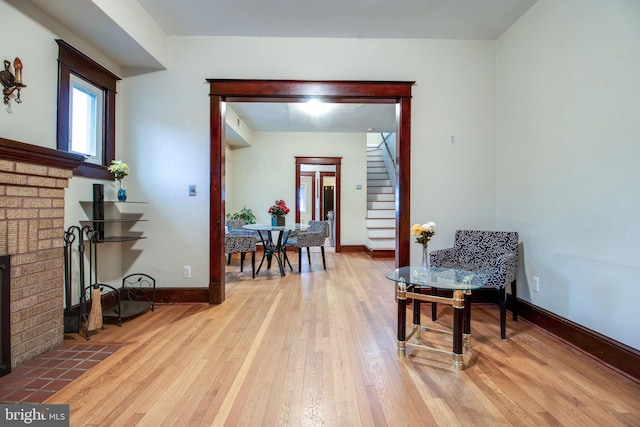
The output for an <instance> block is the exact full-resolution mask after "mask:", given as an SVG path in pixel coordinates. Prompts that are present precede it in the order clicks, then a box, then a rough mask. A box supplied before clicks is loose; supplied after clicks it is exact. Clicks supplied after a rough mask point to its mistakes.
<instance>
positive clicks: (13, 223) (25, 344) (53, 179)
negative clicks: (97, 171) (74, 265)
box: [0, 138, 82, 368]
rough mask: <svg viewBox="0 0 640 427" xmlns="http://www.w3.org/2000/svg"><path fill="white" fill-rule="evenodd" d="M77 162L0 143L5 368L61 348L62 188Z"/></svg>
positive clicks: (41, 150) (57, 154)
mask: <svg viewBox="0 0 640 427" xmlns="http://www.w3.org/2000/svg"><path fill="white" fill-rule="evenodd" d="M80 163H82V157H80V156H77V155H73V154H69V153H65V152H61V151H57V150H52V149H48V148H43V147H38V146H33V145H29V144H24V143H20V142H16V141H11V140H7V139H4V138H0V255H10V256H11V271H10V283H11V304H10V313H11V326H10V336H11V367H12V368H15V367H17V366H20V365H22V364H23V363H24V362H25V361H27V360H31V359H33V358H35V357H36V356H38V355H40V354H42V353H44V352H46V351H48V350H50V349H52V348H54V347H57V346H59V345H61V344H62V341H63V336H64V332H63V289H64V285H63V249H62V248H63V234H64V206H65V201H64V197H65V188H67V187H68V185H69V179H71V178H72V176H73V172H72V171H73V169H74V168H75V167H77V166H78V165H79V164H80Z"/></svg>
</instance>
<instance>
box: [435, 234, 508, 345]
mask: <svg viewBox="0 0 640 427" xmlns="http://www.w3.org/2000/svg"><path fill="white" fill-rule="evenodd" d="M429 259H430V261H431V266H432V267H441V268H460V269H464V270H470V271H482V272H484V273H486V274H487V275H488V276H489V281H488V282H487V284H486V285H485V286H484V287H485V288H493V289H495V290H496V291H497V292H498V300H499V303H500V337H501V338H502V339H506V338H507V335H506V329H507V328H506V306H507V298H506V291H505V290H506V287H507V286H508V285H511V295H512V296H513V301H514V304H513V320H514V321H517V320H518V313H517V310H516V307H517V304H516V303H515V301H516V297H517V288H516V276H517V273H518V233H516V232H508V231H475V230H457V231H456V236H455V241H454V246H453V247H452V248H448V249H440V250H435V251H431V253H430V254H429ZM433 308H434V310H433V319H434V320H435V308H436V306H435V303H434V304H433Z"/></svg>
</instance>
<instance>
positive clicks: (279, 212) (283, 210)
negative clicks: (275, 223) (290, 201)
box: [267, 199, 291, 216]
mask: <svg viewBox="0 0 640 427" xmlns="http://www.w3.org/2000/svg"><path fill="white" fill-rule="evenodd" d="M290 211H291V210H290V209H289V208H288V207H287V204H286V203H285V201H284V200H282V199H281V200H276V201H275V202H274V205H273V206H271V207H270V208H269V210H268V211H267V212H268V213H270V214H271V216H284V215H286V214H288V213H289V212H290Z"/></svg>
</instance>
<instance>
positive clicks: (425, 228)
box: [411, 221, 436, 270]
mask: <svg viewBox="0 0 640 427" xmlns="http://www.w3.org/2000/svg"><path fill="white" fill-rule="evenodd" d="M411 234H412V235H413V236H416V243H420V244H421V245H422V264H421V265H420V268H421V269H422V270H428V269H429V254H428V252H427V245H428V244H429V240H431V238H432V237H433V236H434V235H435V234H436V223H435V222H433V221H429V222H427V223H426V224H413V225H412V226H411Z"/></svg>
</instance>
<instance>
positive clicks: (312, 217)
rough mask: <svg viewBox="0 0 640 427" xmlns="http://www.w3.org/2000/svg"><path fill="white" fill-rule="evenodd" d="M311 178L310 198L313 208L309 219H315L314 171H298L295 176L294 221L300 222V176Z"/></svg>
mask: <svg viewBox="0 0 640 427" xmlns="http://www.w3.org/2000/svg"><path fill="white" fill-rule="evenodd" d="M303 177H306V178H311V200H312V204H313V207H314V208H313V210H312V211H311V220H312V221H315V219H316V209H315V199H316V174H315V172H300V175H298V177H297V178H296V193H295V194H296V200H297V201H296V209H295V211H296V222H300V206H299V205H298V204H299V203H300V200H298V199H299V197H300V186H301V185H302V181H301V179H300V178H303Z"/></svg>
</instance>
